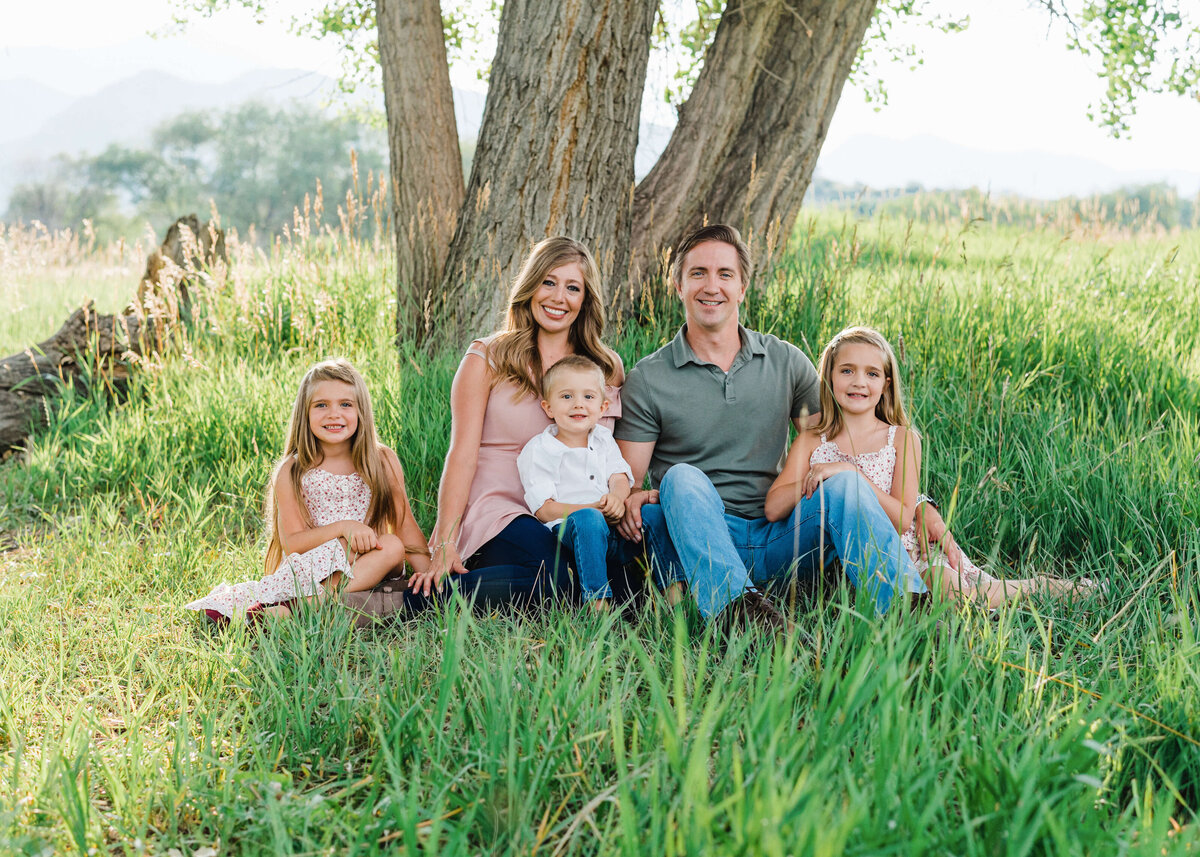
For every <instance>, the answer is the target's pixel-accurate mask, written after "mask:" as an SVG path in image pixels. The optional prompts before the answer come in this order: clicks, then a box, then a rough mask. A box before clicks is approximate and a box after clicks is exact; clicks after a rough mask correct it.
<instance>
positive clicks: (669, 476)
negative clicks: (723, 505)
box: [658, 464, 716, 497]
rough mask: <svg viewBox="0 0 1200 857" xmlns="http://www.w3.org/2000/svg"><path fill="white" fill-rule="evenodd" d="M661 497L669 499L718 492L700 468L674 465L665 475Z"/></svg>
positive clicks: (661, 484)
mask: <svg viewBox="0 0 1200 857" xmlns="http://www.w3.org/2000/svg"><path fill="white" fill-rule="evenodd" d="M658 490H659V494H660V495H667V496H669V497H674V496H680V495H687V494H693V493H695V492H713V493H715V492H716V489H715V488H714V487H713V484H712V480H711V479H709V478H708V476H707V474H705V472H704V471H703V470H701V469H700V468H699V467H696V466H695V465H692V464H674V465H672V466H671V468H670V469H669V470H667V472H666V473H664V474H663V478H662V481H661V482H660V483H659V486H658Z"/></svg>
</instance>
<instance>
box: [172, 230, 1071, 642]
mask: <svg viewBox="0 0 1200 857" xmlns="http://www.w3.org/2000/svg"><path fill="white" fill-rule="evenodd" d="M750 271H751V259H750V253H749V250H748V248H747V246H746V244H745V243H744V242H743V241H742V239H741V236H740V235H739V234H738V232H737V230H735V229H733V228H732V227H728V226H721V225H715V226H706V227H704V228H702V229H699V230H696V231H695V232H693V233H692V234H690V235H688V236H687V237H686V238H684V239H683V241H682V242H681V243H680V244H679V246H678V247H677V248H676V250H675V253H674V254H673V256H672V266H671V274H670V276H671V281H672V284H673V285H674V288H675V291H676V294H677V295H678V296H679V298H680V300H681V301H682V302H683V308H684V315H685V318H686V322H685V324H684V326H683V327H682V328H681V329H680V331H679V333H678V334H677V335H676V336H675V338H674V339H673V340H672V341H671V342H669V343H667V344H666V345H664V346H663V347H662V348H660V349H659V350H658V351H656V352H654V353H653V354H651V355H649V356H647V357H645V358H643V359H642V360H640V361H639V362H638V363H637V365H636V366H635V367H634V368H633V369H632V370H631V371H630V372H629V375H628V377H626V376H625V372H624V366H623V364H622V362H621V358H620V357H619V356H618V355H617V354H616V352H614V351H613V350H612V349H611V348H609V347H608V346H606V345H605V344H604V342H603V341H602V339H601V336H602V333H603V330H604V307H603V303H602V301H601V300H600V295H601V291H600V289H599V274H598V271H597V267H596V264H595V262H594V260H593V259H592V256H591V254H590V252H589V251H588V250H587V248H586V247H584V246H583V245H582V244H579V243H578V242H576V241H572V240H570V239H567V238H549V239H546V240H544V241H542V242H540V243H539V244H537V245H536V246H535V247H534V248H533V250H532V251H531V253H530V255H529V258H528V259H526V261H525V263H524V265H523V266H522V268H521V271H520V273H519V274H518V275H517V277H516V280H515V282H514V284H513V287H512V291H511V293H510V297H509V305H508V312H507V317H506V320H505V324H504V327H503V329H502V330H501V331H499V332H498V333H495V334H493V335H491V336H488V337H485V338H482V339H479V340H476V341H475V342H472V343H471V346H470V347H469V348H468V349H467V353H466V355H465V356H464V357H463V360H462V362H461V364H460V365H459V368H458V371H457V372H456V373H455V376H454V383H453V386H452V388H451V394H450V409H451V417H452V424H451V425H452V428H451V438H450V448H449V451H448V453H447V456H446V464H445V469H444V471H443V473H442V479H441V484H440V487H439V490H438V517H437V522H436V523H435V525H434V528H433V532H432V535H431V538H430V539H429V542H428V543H427V542H426V540H425V537H424V535H423V534H422V532H421V530H420V527H419V526H418V525H417V523H416V521H415V519H414V518H413V515H412V511H411V508H410V504H409V501H408V497H407V496H406V494H405V489H404V474H403V470H402V469H401V466H400V462H399V460H398V459H397V456H396V454H395V453H394V452H392V450H390V449H388V448H387V447H386V446H383V445H382V444H381V443H380V442H379V439H378V436H377V434H376V431H375V424H374V419H373V416H372V412H371V402H370V396H369V395H368V393H367V390H366V386H365V384H364V383H363V380H362V377H361V376H360V375H359V373H358V372H357V371H355V370H354V368H353V367H352V366H350V364H348V363H346V362H345V361H344V360H333V361H326V362H323V363H319V364H317V365H316V366H314V367H313V368H312V369H311V370H309V372H308V373H307V374H306V375H305V377H304V379H303V381H302V382H301V384H300V390H299V392H298V394H297V398H296V403H295V406H294V408H293V411H292V417H291V421H290V424H289V428H288V435H287V439H286V446H285V451H284V456H283V459H282V460H281V462H280V464H279V466H278V468H277V470H276V473H275V476H274V479H273V481H272V486H271V492H270V495H269V500H268V509H267V521H268V526H269V527H270V528H271V547H270V550H269V551H268V555H267V567H266V571H267V572H268V573H267V576H266V577H264V578H262V579H261V580H256V581H249V582H246V583H241V584H238V585H236V586H227V585H224V584H222V585H221V586H218V587H217V588H216V589H214V590H213V591H212V592H211V593H210V594H209V595H207V596H205V597H204V598H201V599H199V600H197V601H194V602H192V603H191V604H189V605H188V607H189V608H191V609H195V610H200V611H203V612H204V613H206V614H207V615H208V616H209V617H210V618H212V619H213V620H214V621H217V622H226V621H229V620H231V619H242V618H244V617H249V618H258V617H261V616H264V615H286V614H287V613H289V612H290V611H291V610H292V609H294V607H295V606H296V605H297V603H298V599H314V600H319V599H322V598H325V597H328V596H329V595H333V594H336V597H337V598H338V599H339V600H340V601H341V602H342V603H343V604H345V605H347V606H348V607H350V608H351V609H353V610H355V611H356V612H357V613H358V614H359V616H360V618H361V619H362V620H364V621H366V620H369V619H371V617H375V616H380V615H393V614H401V613H405V612H411V611H418V610H420V609H423V608H424V607H425V606H426V605H427V604H428V603H429V602H430V601H431V600H432V599H434V598H435V597H436V596H437V594H438V593H444V592H445V589H446V587H447V586H448V585H449V586H453V587H455V588H456V589H457V590H458V591H459V592H461V593H462V594H463V595H464V596H466V597H467V598H469V599H472V600H473V602H474V603H475V604H476V605H479V606H481V607H483V608H485V609H487V608H492V607H497V606H502V605H508V604H514V603H518V604H527V603H530V602H537V601H542V600H546V599H550V598H555V597H560V598H577V597H579V596H582V598H583V599H584V601H586V602H587V603H588V604H589V605H590V606H591V608H592V609H595V610H604V609H606V608H607V607H608V606H609V604H610V601H611V599H612V598H613V592H612V589H611V587H610V583H609V577H610V571H615V570H617V569H620V568H622V567H624V566H627V565H630V564H632V563H633V562H634V561H635V560H636V559H637V557H638V555H639V554H642V553H643V548H644V557H645V565H646V567H648V568H649V569H650V570H651V572H652V578H653V580H654V583H655V584H656V585H657V587H658V588H659V589H661V590H662V592H663V593H664V596H665V597H666V599H667V600H668V601H669V602H670V603H672V604H675V603H677V602H678V601H679V600H680V599H681V598H683V597H685V596H686V597H690V598H692V599H694V601H695V604H696V606H697V608H698V609H699V612H700V614H701V615H702V616H703V617H704V618H705V619H706V620H715V621H720V622H722V623H726V624H729V623H733V624H743V625H745V624H749V625H754V626H758V627H762V628H764V629H767V630H769V631H771V632H782V631H785V630H786V629H787V628H788V625H789V623H788V621H787V619H785V617H784V616H783V615H782V614H781V613H780V611H779V610H778V609H777V607H776V606H775V605H774V603H773V602H772V600H771V599H770V598H769V597H767V594H766V593H768V592H769V591H771V590H782V589H785V588H788V587H791V586H793V585H801V586H803V585H805V584H808V583H811V582H813V581H815V580H816V579H817V578H819V577H820V576H821V575H822V574H824V573H825V571H826V570H827V569H833V568H835V567H836V568H840V570H841V572H842V573H844V574H845V575H846V577H847V579H848V580H849V581H850V582H851V583H852V584H854V585H855V586H856V587H858V588H859V589H861V590H862V591H864V592H865V593H866V595H867V596H869V598H870V599H871V601H872V602H873V604H874V607H875V610H876V611H877V612H878V613H880V614H882V613H883V612H885V611H886V610H887V609H888V608H889V607H890V606H891V605H892V604H893V603H895V602H896V600H897V599H898V598H900V597H903V596H906V595H917V594H921V593H926V592H928V591H929V588H930V587H931V586H932V587H933V589H934V592H935V593H938V594H942V595H945V596H947V597H954V598H964V599H970V600H974V601H978V602H979V603H981V604H984V605H988V606H993V607H994V606H997V605H999V604H1001V603H1003V602H1004V601H1006V600H1010V599H1012V598H1015V597H1018V596H1020V595H1022V594H1025V593H1029V592H1035V591H1036V592H1041V593H1045V594H1048V595H1058V596H1067V595H1070V594H1073V593H1076V592H1078V591H1080V590H1081V589H1084V588H1087V587H1090V586H1091V585H1092V584H1091V582H1090V581H1086V580H1083V581H1079V582H1067V581H1062V580H1056V579H1053V578H1035V579H1030V580H1020V581H1004V580H999V579H997V578H994V577H991V576H990V575H988V574H987V573H985V572H984V571H982V570H981V569H979V568H978V567H977V566H976V565H975V564H974V563H972V562H971V561H970V560H968V559H967V558H966V557H965V556H963V555H962V553H961V551H960V550H959V548H958V546H957V545H956V544H955V542H954V539H953V538H952V536H951V534H950V533H949V531H948V530H947V528H946V525H945V522H944V521H943V519H942V517H941V515H940V514H939V513H938V511H937V509H936V508H935V507H934V506H933V504H932V502H931V501H930V500H929V498H927V497H925V496H924V495H921V494H919V493H918V474H919V472H920V460H921V453H922V445H921V439H920V437H919V436H918V434H917V433H916V431H915V430H914V429H913V428H912V427H911V425H910V424H909V422H908V418H907V416H906V412H905V408H904V402H903V395H902V386H901V383H900V378H899V375H898V374H897V371H896V361H895V358H894V355H893V353H892V349H891V346H890V345H889V344H888V343H887V341H886V340H885V339H884V338H883V337H882V336H881V335H880V334H879V333H877V332H876V331H873V330H871V329H869V328H849V329H847V330H845V331H843V332H842V333H840V334H838V335H837V336H836V337H834V339H833V340H832V341H831V342H830V343H829V345H827V346H826V348H825V349H824V351H823V353H822V355H821V360H820V371H819V372H818V370H817V369H815V368H814V367H813V365H812V362H811V361H810V360H809V359H808V358H807V357H806V356H805V355H804V353H803V352H801V351H800V349H798V348H797V347H796V346H794V345H792V344H790V343H787V342H783V341H782V340H780V339H778V338H776V337H774V336H772V335H770V334H764V333H759V332H757V331H753V330H748V329H746V328H745V327H743V326H742V325H741V324H740V321H739V308H740V306H741V304H742V302H743V300H744V299H745V296H746V288H747V285H748V283H749V280H750ZM614 426H615V427H614ZM793 427H794V428H795V430H796V432H797V436H796V439H795V441H794V442H793V443H792V446H791V450H790V452H789V453H788V455H787V458H786V461H784V463H783V466H782V468H781V467H780V462H781V460H783V454H784V451H785V450H786V449H787V445H788V436H789V434H790V430H791V429H792V428H793ZM647 475H649V482H650V487H649V488H644V487H642V486H643V481H644V479H645V477H646V476H647ZM927 546H932V548H933V550H932V555H929V556H927V555H926V550H927ZM389 576H391V577H399V578H402V579H403V580H402V582H399V583H396V584H394V585H393V586H391V587H378V584H380V583H381V581H383V580H384V578H385V577H389Z"/></svg>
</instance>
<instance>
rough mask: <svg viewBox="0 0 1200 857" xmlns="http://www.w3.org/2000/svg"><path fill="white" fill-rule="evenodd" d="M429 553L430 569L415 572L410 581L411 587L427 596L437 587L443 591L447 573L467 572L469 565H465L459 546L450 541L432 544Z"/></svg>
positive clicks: (415, 591)
mask: <svg viewBox="0 0 1200 857" xmlns="http://www.w3.org/2000/svg"><path fill="white" fill-rule="evenodd" d="M429 553H430V563H429V571H426V572H425V573H423V574H414V575H413V576H412V577H411V578H409V581H408V588H409V589H411V590H412V591H413V592H414V593H417V594H419V595H424V596H425V597H426V598H428V597H429V595H430V594H431V593H432V592H433V590H435V589H436V590H437V591H438V592H441V591H442V578H444V577H445V576H446V575H447V574H466V573H467V567H466V566H465V565H463V562H462V557H460V556H459V555H458V548H456V547H455V546H454V545H453V544H451V543H450V542H440V543H437V544H434V545H431V546H430V548H429Z"/></svg>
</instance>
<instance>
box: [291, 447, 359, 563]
mask: <svg viewBox="0 0 1200 857" xmlns="http://www.w3.org/2000/svg"><path fill="white" fill-rule="evenodd" d="M293 467H295V462H294V461H288V462H286V463H285V464H284V465H283V467H280V468H279V473H277V474H276V476H275V514H277V515H278V516H279V545H280V547H282V548H283V553H284V555H285V556H286V555H288V554H293V553H304V552H305V551H310V550H312V549H313V548H315V547H320V546H321V545H323V544H325V542H327V541H330V540H331V539H337V538H342V539H345V540H346V546H347V547H348V548H349V549H350V550H352V551H354V552H355V553H366V552H367V551H369V550H374V549H375V548H377V547H379V539H378V538H377V537H376V534H375V531H374V530H372V529H371V528H370V527H368V526H367V525H366V524H364V523H363V522H362V521H334V522H333V523H332V524H326V525H325V526H323V527H312V528H310V527H307V526H305V523H304V513H303V512H302V511H301V509H300V498H299V497H297V496H296V492H295V490H294V489H293V488H292V468H293Z"/></svg>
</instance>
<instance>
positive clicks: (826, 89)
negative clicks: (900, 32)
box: [631, 0, 877, 279]
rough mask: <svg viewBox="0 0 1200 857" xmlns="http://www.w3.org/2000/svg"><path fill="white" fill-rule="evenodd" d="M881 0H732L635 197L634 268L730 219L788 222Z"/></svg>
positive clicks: (747, 230)
mask: <svg viewBox="0 0 1200 857" xmlns="http://www.w3.org/2000/svg"><path fill="white" fill-rule="evenodd" d="M876 2H877V0H730V2H729V3H728V5H727V6H726V8H725V13H724V15H723V16H722V18H721V22H720V24H719V25H718V27H717V33H716V36H715V38H714V39H713V43H712V45H711V46H710V47H709V49H708V52H707V54H706V55H705V59H704V68H703V69H702V70H701V72H700V76H699V78H698V79H697V81H696V86H695V88H694V89H693V90H692V94H691V96H690V97H689V98H688V100H687V103H686V104H684V106H683V109H682V110H681V112H680V116H679V123H678V125H677V126H676V128H675V131H674V133H673V134H672V136H671V140H670V142H669V143H668V144H667V148H666V150H665V151H664V152H663V154H662V157H660V158H659V160H658V163H657V164H655V166H654V169H652V170H651V171H650V174H649V175H647V176H646V178H645V179H644V180H643V181H642V182H641V184H640V185H639V186H638V188H637V192H636V193H635V194H634V206H633V208H634V210H633V231H632V236H633V247H632V260H631V262H632V264H631V270H632V271H633V272H634V277H635V279H644V278H645V277H652V276H655V275H657V273H658V271H659V262H660V261H661V260H662V259H663V258H664V256H663V254H664V252H665V251H668V250H669V249H670V248H671V247H672V246H674V244H675V243H676V242H677V241H678V240H679V238H680V237H682V235H683V234H684V233H686V232H688V231H690V230H691V229H693V228H695V227H697V226H699V225H700V224H701V223H702V222H703V221H704V219H705V218H707V220H708V221H709V222H710V223H716V222H723V223H730V224H733V225H735V226H737V227H739V228H740V229H741V230H742V232H743V235H744V236H745V237H746V238H747V240H749V241H750V242H751V243H752V246H754V249H755V252H756V255H757V256H758V257H760V259H761V257H762V256H763V255H764V250H765V244H766V243H767V240H766V239H767V238H768V236H769V235H771V234H773V233H775V232H776V231H777V230H782V231H783V232H784V233H786V231H787V230H790V229H791V226H792V223H793V222H794V221H795V218H796V215H797V214H798V213H799V211H800V202H801V200H802V199H803V198H804V193H805V191H806V190H807V189H808V185H809V182H810V181H811V180H812V173H813V168H814V167H815V166H816V162H817V155H818V154H819V153H820V151H821V145H822V144H823V143H824V142H825V134H826V132H827V131H828V129H829V121H830V119H831V118H832V117H833V112H834V109H835V108H836V107H837V102H838V98H839V97H840V96H841V92H842V85H843V84H844V83H845V81H846V78H847V77H848V76H849V73H850V69H851V67H852V66H853V64H854V59H855V57H856V56H857V55H858V51H859V48H860V46H861V45H862V40H863V37H864V35H865V34H866V30H867V26H868V25H869V24H870V22H871V16H872V15H873V13H874V11H875V6H876Z"/></svg>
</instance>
